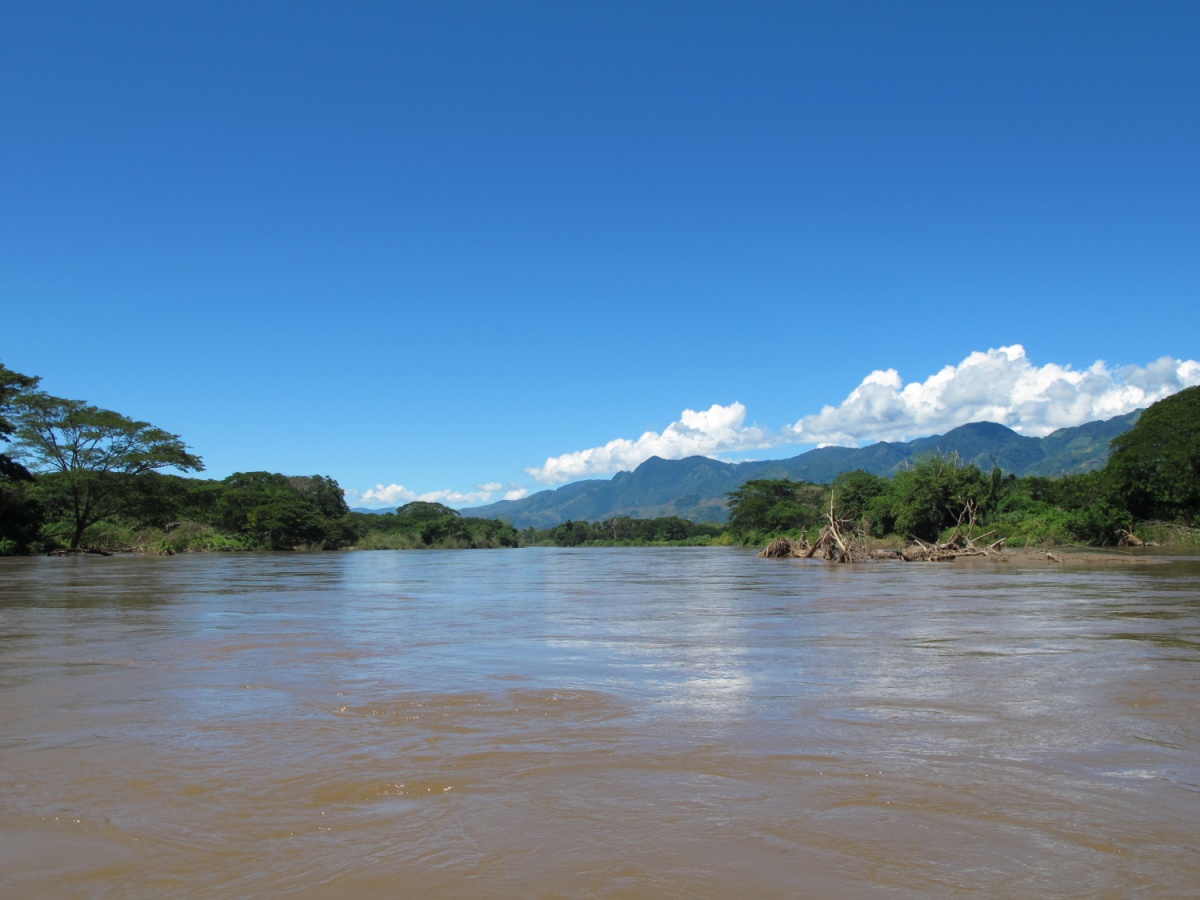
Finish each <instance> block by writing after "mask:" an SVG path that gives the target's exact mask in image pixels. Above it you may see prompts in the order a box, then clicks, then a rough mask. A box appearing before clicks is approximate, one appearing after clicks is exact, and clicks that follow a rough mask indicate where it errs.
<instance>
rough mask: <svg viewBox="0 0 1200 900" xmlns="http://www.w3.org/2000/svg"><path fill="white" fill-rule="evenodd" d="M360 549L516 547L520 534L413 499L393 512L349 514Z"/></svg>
mask: <svg viewBox="0 0 1200 900" xmlns="http://www.w3.org/2000/svg"><path fill="white" fill-rule="evenodd" d="M350 520H351V522H352V524H353V527H354V529H355V533H356V535H357V538H356V540H355V546H356V547H357V548H358V549H360V550H422V549H442V550H470V549H489V548H497V547H519V546H520V545H521V539H520V535H518V534H517V530H516V529H515V528H513V527H512V526H511V525H509V524H508V523H507V522H501V521H500V520H499V519H473V518H472V519H466V518H463V517H462V515H460V514H459V513H458V512H457V511H456V510H453V509H451V508H450V507H448V506H443V505H442V504H441V503H427V502H425V501H420V500H418V501H414V502H412V503H408V504H406V505H404V506H401V507H400V508H399V509H397V510H396V512H395V513H388V514H386V515H370V514H365V513H351V514H350Z"/></svg>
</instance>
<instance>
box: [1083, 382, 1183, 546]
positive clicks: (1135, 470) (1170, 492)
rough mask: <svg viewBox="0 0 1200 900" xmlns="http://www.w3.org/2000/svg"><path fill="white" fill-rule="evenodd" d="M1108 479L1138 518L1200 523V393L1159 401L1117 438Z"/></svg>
mask: <svg viewBox="0 0 1200 900" xmlns="http://www.w3.org/2000/svg"><path fill="white" fill-rule="evenodd" d="M1106 475H1107V477H1108V480H1109V485H1110V487H1111V490H1112V492H1113V495H1114V499H1115V501H1116V502H1118V503H1120V504H1122V505H1123V506H1124V507H1125V508H1126V509H1128V510H1129V511H1130V512H1131V513H1132V514H1133V515H1134V516H1135V517H1136V518H1139V519H1168V520H1175V519H1182V520H1184V521H1185V522H1188V523H1192V522H1195V521H1196V520H1197V518H1200V387H1190V388H1185V389H1184V390H1182V391H1180V392H1179V393H1177V394H1173V395H1171V396H1170V397H1167V398H1165V399H1163V400H1159V401H1158V402H1157V403H1155V404H1154V405H1153V406H1151V407H1150V408H1149V409H1147V410H1146V411H1145V412H1144V413H1142V415H1141V417H1140V418H1139V419H1138V420H1137V422H1136V423H1135V424H1134V426H1133V428H1131V429H1130V430H1129V431H1127V432H1125V433H1124V434H1122V435H1120V436H1118V437H1116V438H1114V439H1113V442H1112V453H1111V455H1110V456H1109V459H1108V466H1107V468H1106Z"/></svg>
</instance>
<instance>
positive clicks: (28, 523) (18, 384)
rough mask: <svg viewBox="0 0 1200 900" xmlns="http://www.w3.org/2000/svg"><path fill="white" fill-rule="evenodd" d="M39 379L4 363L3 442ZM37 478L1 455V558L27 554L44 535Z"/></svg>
mask: <svg viewBox="0 0 1200 900" xmlns="http://www.w3.org/2000/svg"><path fill="white" fill-rule="evenodd" d="M37 383H38V379H36V378H33V377H31V376H29V375H22V374H20V373H19V372H14V371H13V370H12V369H9V368H7V367H6V366H5V365H4V364H3V363H0V441H6V442H7V441H8V440H9V439H10V438H11V437H12V435H13V432H14V431H15V430H16V425H15V424H14V423H13V422H12V420H11V419H10V418H9V416H10V415H12V412H13V405H14V402H15V401H16V399H17V397H18V396H19V395H20V394H22V393H23V392H25V391H29V390H32V389H33V388H34V387H36V386H37ZM32 482H33V476H32V475H31V474H30V473H29V470H28V469H26V468H25V467H24V466H23V465H21V464H20V463H18V462H17V461H16V460H15V459H13V458H12V457H10V456H9V455H8V454H7V453H0V556H12V555H14V554H18V553H25V552H27V551H28V549H29V548H30V546H31V545H33V544H34V543H35V542H36V541H37V539H38V535H39V533H40V532H41V529H42V525H43V523H44V521H45V513H44V511H43V509H42V506H41V504H40V503H39V502H38V500H37V497H36V495H35V493H34V491H33V490H32V488H31V483H32Z"/></svg>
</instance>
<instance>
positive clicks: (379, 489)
mask: <svg viewBox="0 0 1200 900" xmlns="http://www.w3.org/2000/svg"><path fill="white" fill-rule="evenodd" d="M493 493H494V492H493V491H486V490H480V491H454V490H442V491H425V492H424V493H420V494H419V493H417V492H416V491H410V490H409V489H408V488H406V487H405V486H404V485H402V484H389V485H388V486H387V487H384V486H383V485H382V484H377V485H375V487H373V488H370V489H369V490H366V491H363V493H362V502H363V503H385V504H387V505H389V506H400V505H402V504H404V503H412V502H413V501H415V500H423V501H425V502H426V503H445V504H447V505H450V506H457V505H459V504H463V503H486V502H487V501H488V500H491V499H492V494H493Z"/></svg>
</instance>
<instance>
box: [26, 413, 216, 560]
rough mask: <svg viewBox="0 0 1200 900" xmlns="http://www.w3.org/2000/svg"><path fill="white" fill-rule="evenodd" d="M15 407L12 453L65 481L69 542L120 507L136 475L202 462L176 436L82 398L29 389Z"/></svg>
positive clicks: (74, 545)
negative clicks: (67, 497) (55, 395)
mask: <svg viewBox="0 0 1200 900" xmlns="http://www.w3.org/2000/svg"><path fill="white" fill-rule="evenodd" d="M14 410H15V421H16V429H15V431H14V436H15V440H14V442H13V450H14V452H15V454H16V455H17V457H18V458H20V459H22V460H24V461H25V462H28V463H29V465H30V466H31V467H32V468H33V469H34V470H35V471H39V472H47V473H56V474H57V475H58V477H59V478H60V479H61V480H62V481H63V482H64V483H65V490H66V493H67V494H68V495H69V497H70V517H71V525H70V534H69V546H70V547H72V548H77V547H79V544H80V541H82V539H83V534H84V532H85V531H86V530H87V529H88V528H89V527H90V526H92V525H95V524H96V523H97V522H102V521H104V520H106V519H110V518H112V517H114V516H116V515H119V514H120V513H121V512H122V511H124V510H125V508H126V507H127V506H128V505H129V503H130V498H131V481H132V480H133V479H135V478H136V477H137V476H139V475H144V474H145V473H147V472H152V471H155V470H157V469H168V468H174V469H179V470H181V471H185V472H186V471H199V470H201V469H203V468H204V464H203V462H202V461H201V459H200V457H198V456H196V455H194V454H192V453H190V452H188V448H187V445H186V444H184V443H183V441H182V440H181V439H180V438H179V436H178V435H175V434H171V433H169V432H167V431H163V430H162V429H161V428H155V427H154V426H152V425H150V424H149V423H148V422H137V421H135V420H133V419H130V418H127V417H126V416H123V415H121V414H120V413H116V412H112V411H111V410H107V409H100V408H99V407H96V406H91V405H89V404H87V403H84V402H83V401H82V400H64V399H63V398H61V397H52V396H50V395H49V394H46V393H44V392H42V391H33V392H27V393H23V394H21V395H20V396H18V397H17V399H16V402H15V404H14Z"/></svg>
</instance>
